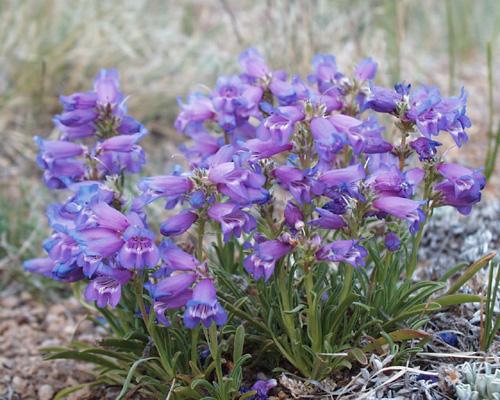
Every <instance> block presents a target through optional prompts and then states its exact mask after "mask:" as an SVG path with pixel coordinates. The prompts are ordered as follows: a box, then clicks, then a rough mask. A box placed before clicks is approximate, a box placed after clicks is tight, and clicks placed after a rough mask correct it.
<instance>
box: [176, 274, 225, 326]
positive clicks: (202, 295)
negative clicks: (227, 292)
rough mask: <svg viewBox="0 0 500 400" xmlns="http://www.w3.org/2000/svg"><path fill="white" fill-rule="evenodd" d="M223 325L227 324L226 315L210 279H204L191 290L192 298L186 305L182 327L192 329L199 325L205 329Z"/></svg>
mask: <svg viewBox="0 0 500 400" xmlns="http://www.w3.org/2000/svg"><path fill="white" fill-rule="evenodd" d="M212 322H213V323H215V324H216V325H217V326H220V325H224V324H225V323H226V322H227V314H226V312H225V311H224V309H223V308H222V306H221V305H220V304H219V301H218V300H217V295H216V291H215V286H214V284H213V282H212V281H211V280H210V279H204V280H202V281H201V282H199V283H198V284H196V286H195V287H194V289H193V297H192V298H191V300H189V301H188V302H187V304H186V311H185V312H184V325H186V327H187V328H189V329H193V328H195V327H196V326H198V325H199V324H203V325H204V326H205V327H206V328H208V327H210V325H212Z"/></svg>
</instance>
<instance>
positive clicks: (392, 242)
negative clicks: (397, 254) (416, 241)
mask: <svg viewBox="0 0 500 400" xmlns="http://www.w3.org/2000/svg"><path fill="white" fill-rule="evenodd" d="M384 244H385V247H386V249H387V250H389V251H397V250H399V247H400V246H401V240H400V239H399V236H398V235H396V234H395V233H394V232H389V233H387V235H385V239H384Z"/></svg>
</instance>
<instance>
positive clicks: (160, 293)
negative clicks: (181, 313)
mask: <svg viewBox="0 0 500 400" xmlns="http://www.w3.org/2000/svg"><path fill="white" fill-rule="evenodd" d="M195 281H196V274H192V273H180V274H172V275H170V276H169V277H167V278H165V279H162V280H160V281H159V282H158V283H156V284H154V285H149V286H148V289H149V292H150V293H151V297H152V298H153V309H154V311H155V314H156V318H157V319H158V322H160V324H162V325H164V326H170V321H169V320H168V317H167V316H166V315H165V313H166V311H168V310H173V309H177V308H181V307H183V306H185V305H186V303H187V302H188V301H190V299H191V298H192V296H193V290H192V288H191V287H192V285H193V283H194V282H195Z"/></svg>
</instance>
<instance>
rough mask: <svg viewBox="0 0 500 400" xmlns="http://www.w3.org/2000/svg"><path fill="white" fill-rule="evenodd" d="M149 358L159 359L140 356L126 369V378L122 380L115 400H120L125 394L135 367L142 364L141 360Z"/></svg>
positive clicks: (144, 360) (150, 358)
mask: <svg viewBox="0 0 500 400" xmlns="http://www.w3.org/2000/svg"><path fill="white" fill-rule="evenodd" d="M150 360H159V358H158V357H148V358H141V359H140V360H137V361H136V362H135V363H133V364H132V366H131V367H130V369H129V371H128V374H127V378H126V379H125V382H123V386H122V390H121V391H120V393H119V394H118V397H117V398H116V400H121V399H122V398H123V396H125V394H126V393H127V391H128V388H129V386H130V383H131V382H132V378H133V376H134V373H135V370H136V369H137V367H138V366H139V365H140V364H142V363H143V362H146V361H150Z"/></svg>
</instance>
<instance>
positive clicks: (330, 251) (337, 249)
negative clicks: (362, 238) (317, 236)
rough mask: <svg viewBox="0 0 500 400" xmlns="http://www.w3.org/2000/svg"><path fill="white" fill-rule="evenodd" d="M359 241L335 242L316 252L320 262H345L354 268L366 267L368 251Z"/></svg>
mask: <svg viewBox="0 0 500 400" xmlns="http://www.w3.org/2000/svg"><path fill="white" fill-rule="evenodd" d="M358 243H359V241H357V240H334V241H333V242H331V243H328V244H327V245H326V246H323V247H322V248H320V249H319V250H318V251H317V252H316V258H317V259H318V260H328V261H334V262H345V263H347V264H349V265H352V266H353V267H355V268H357V267H364V266H365V257H366V256H367V255H368V252H367V251H366V249H365V248H364V247H363V246H361V245H359V244H358Z"/></svg>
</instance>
